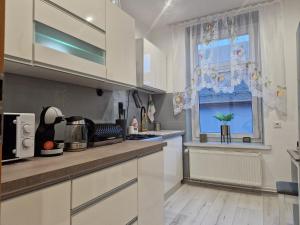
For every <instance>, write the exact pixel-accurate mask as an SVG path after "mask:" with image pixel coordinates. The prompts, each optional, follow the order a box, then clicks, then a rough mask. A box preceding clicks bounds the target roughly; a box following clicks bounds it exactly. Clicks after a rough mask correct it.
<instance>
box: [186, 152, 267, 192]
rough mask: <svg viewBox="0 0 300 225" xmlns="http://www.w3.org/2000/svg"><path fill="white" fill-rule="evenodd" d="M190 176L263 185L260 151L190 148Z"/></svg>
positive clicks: (241, 183) (207, 179) (224, 181)
mask: <svg viewBox="0 0 300 225" xmlns="http://www.w3.org/2000/svg"><path fill="white" fill-rule="evenodd" d="M189 158H190V178H191V179H196V180H202V181H210V182H220V183H225V184H237V185H243V186H255V187H261V185H262V162H261V160H262V156H261V154H260V153H247V152H225V151H224V152H223V151H214V150H199V149H190V150H189Z"/></svg>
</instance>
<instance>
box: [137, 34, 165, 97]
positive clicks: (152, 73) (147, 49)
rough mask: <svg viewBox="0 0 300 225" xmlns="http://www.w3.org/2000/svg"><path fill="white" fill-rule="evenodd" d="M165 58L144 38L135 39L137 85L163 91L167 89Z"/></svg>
mask: <svg viewBox="0 0 300 225" xmlns="http://www.w3.org/2000/svg"><path fill="white" fill-rule="evenodd" d="M166 68H167V58H166V56H165V54H164V53H163V52H162V51H161V50H160V49H159V48H157V47H156V46H155V45H153V44H152V43H151V42H149V41H148V40H146V39H139V40H137V76H138V83H139V86H140V87H142V88H145V89H150V90H157V91H163V92H165V91H166V89H167V69H166Z"/></svg>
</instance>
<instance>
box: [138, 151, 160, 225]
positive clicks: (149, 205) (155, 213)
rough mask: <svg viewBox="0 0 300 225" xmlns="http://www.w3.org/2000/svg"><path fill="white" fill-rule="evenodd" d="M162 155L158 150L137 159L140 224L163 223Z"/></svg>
mask: <svg viewBox="0 0 300 225" xmlns="http://www.w3.org/2000/svg"><path fill="white" fill-rule="evenodd" d="M163 179H164V155H163V152H162V151H161V152H158V153H155V154H152V155H148V156H145V157H143V158H140V159H138V201H139V204H138V205H139V210H138V212H139V214H138V223H139V224H140V225H163V224H164V207H163V205H164V180H163Z"/></svg>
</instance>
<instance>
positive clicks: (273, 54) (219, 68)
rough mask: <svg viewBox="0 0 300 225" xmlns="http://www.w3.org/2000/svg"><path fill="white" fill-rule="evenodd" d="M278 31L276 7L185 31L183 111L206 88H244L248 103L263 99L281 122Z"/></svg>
mask: <svg viewBox="0 0 300 225" xmlns="http://www.w3.org/2000/svg"><path fill="white" fill-rule="evenodd" d="M282 26H283V24H282V15H281V7H280V5H279V3H276V4H272V5H267V6H264V7H261V8H259V9H255V10H253V9H252V11H250V10H249V11H248V12H238V11H237V12H234V13H231V15H228V14H227V15H219V16H215V17H210V18H205V19H200V20H199V22H197V23H196V24H194V25H191V26H188V27H187V33H188V34H189V35H188V36H189V37H190V41H189V43H190V63H191V78H190V85H187V88H186V91H185V93H183V99H184V100H183V102H181V104H183V108H185V109H188V108H193V106H195V105H198V92H199V91H201V90H203V89H205V88H207V89H212V90H213V91H214V92H215V93H233V92H234V91H235V88H237V87H238V86H239V85H241V83H243V84H246V85H247V87H248V88H249V91H250V92H251V93H252V96H253V97H259V98H262V99H263V103H264V106H266V107H265V109H267V110H276V112H277V113H278V115H279V116H282V117H285V116H286V86H285V68H284V48H283V46H284V45H283V33H282V30H283V27H282ZM220 48H222V51H220ZM187 83H189V82H187ZM176 98H178V93H177V94H176V96H175V97H174V99H175V100H176ZM174 105H176V104H175V103H174Z"/></svg>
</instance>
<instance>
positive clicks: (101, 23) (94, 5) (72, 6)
mask: <svg viewBox="0 0 300 225" xmlns="http://www.w3.org/2000/svg"><path fill="white" fill-rule="evenodd" d="M49 1H50V2H53V3H55V4H56V5H58V6H60V7H62V8H64V9H65V10H67V11H69V12H71V13H73V14H75V15H76V16H78V17H80V18H82V19H84V20H86V21H87V22H89V23H91V24H93V25H95V26H97V27H99V28H101V29H102V30H105V0H85V1H84V3H83V1H82V0H72V1H68V0H49Z"/></svg>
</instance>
